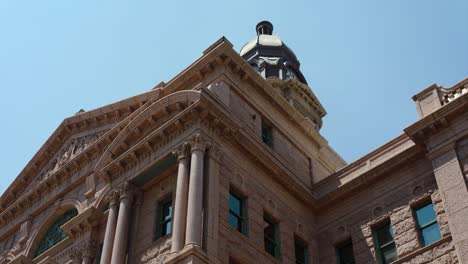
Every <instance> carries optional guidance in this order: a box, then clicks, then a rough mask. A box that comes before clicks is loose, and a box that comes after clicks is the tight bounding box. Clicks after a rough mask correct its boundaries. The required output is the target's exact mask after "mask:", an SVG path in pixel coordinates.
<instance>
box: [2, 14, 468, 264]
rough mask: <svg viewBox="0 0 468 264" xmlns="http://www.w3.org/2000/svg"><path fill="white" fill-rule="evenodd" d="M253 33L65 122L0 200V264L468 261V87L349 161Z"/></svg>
mask: <svg viewBox="0 0 468 264" xmlns="http://www.w3.org/2000/svg"><path fill="white" fill-rule="evenodd" d="M256 30H257V35H256V37H255V38H254V39H253V40H252V41H250V42H248V43H247V44H246V45H245V46H244V47H242V49H241V50H240V52H237V51H236V50H234V49H233V47H232V45H231V43H230V42H229V41H228V40H227V39H225V38H224V37H223V38H221V39H219V40H218V41H216V42H215V43H213V44H212V45H211V46H209V47H208V48H207V49H206V50H205V51H203V54H202V56H201V57H200V58H199V59H198V60H196V61H195V62H193V63H192V64H191V65H190V66H189V67H188V68H186V69H185V70H183V71H182V72H180V73H179V74H177V75H176V76H175V77H174V78H173V79H172V80H171V81H169V82H167V83H164V82H161V83H160V84H159V85H157V86H156V87H154V88H153V89H151V90H149V91H148V92H145V93H143V94H139V95H136V96H134V97H130V98H127V99H124V100H122V101H119V102H116V103H113V104H110V105H106V106H103V107H101V108H98V109H95V110H91V111H80V112H78V113H76V114H75V115H74V116H71V117H68V118H66V119H65V120H64V121H63V122H62V123H61V125H60V126H59V127H58V128H57V130H56V131H55V132H54V133H53V134H52V135H51V136H50V138H49V139H48V140H47V142H45V144H44V145H43V146H42V147H41V149H40V150H39V151H38V152H37V154H36V155H35V156H34V157H33V158H32V160H31V161H30V162H29V163H28V164H27V165H26V167H25V168H24V169H23V171H22V172H21V173H20V174H19V175H18V176H17V178H16V179H15V180H14V182H13V183H12V184H11V185H10V186H9V188H8V189H7V190H6V192H5V193H4V194H3V195H2V196H1V200H0V264H4V263H83V264H91V263H103V264H104V263H105V264H108V263H112V264H121V263H168V264H170V263H226V264H228V263H236V264H244V263H284V264H293V263H296V264H305V263H309V264H313V263H323V264H334V263H363V264H366V263H407V264H410V263H411V264H413V263H468V191H467V182H468V111H467V109H468V107H467V106H468V92H467V91H468V79H465V80H463V81H461V82H460V83H458V84H456V85H455V86H453V87H451V88H443V87H441V86H438V85H432V86H430V87H428V88H426V89H424V90H423V91H421V92H420V93H418V94H416V95H415V96H414V97H413V98H412V99H413V100H414V102H415V104H416V109H417V111H418V113H419V119H418V120H417V121H416V122H415V123H414V124H411V125H410V126H409V127H407V128H406V129H404V131H402V132H401V134H400V135H395V136H396V137H395V139H393V140H391V141H389V142H386V143H384V142H382V143H384V144H383V145H382V146H381V147H379V148H377V149H376V150H374V151H372V152H370V153H369V154H367V155H365V156H364V157H362V158H360V159H358V160H356V161H355V162H353V163H351V164H347V163H346V162H345V161H344V160H343V159H342V158H341V157H340V156H339V154H337V153H336V152H335V151H334V150H333V149H332V148H331V147H330V146H329V145H328V143H327V140H326V139H325V138H324V137H323V136H322V135H321V134H320V128H321V126H322V118H323V117H324V116H325V115H326V111H325V109H324V107H323V106H322V105H321V103H320V101H319V99H318V98H317V97H316V96H315V95H314V93H313V91H312V90H311V89H310V87H309V86H308V84H307V81H306V78H305V76H303V75H302V73H301V71H300V64H299V61H298V59H297V57H296V55H295V54H294V52H293V51H292V50H291V49H290V48H288V46H286V44H285V43H284V42H283V41H282V40H281V39H280V38H279V37H277V36H275V35H273V26H272V25H271V24H270V23H269V22H266V21H263V22H260V23H259V24H258V25H257V27H256ZM428 78H431V77H430V76H428ZM309 81H311V82H312V83H313V81H312V80H309ZM408 100H409V98H408ZM369 111H372V109H369ZM343 114H346V113H345V110H343ZM343 133H345V132H343ZM18 140H20V139H18ZM362 140H363V141H364V140H365V139H362Z"/></svg>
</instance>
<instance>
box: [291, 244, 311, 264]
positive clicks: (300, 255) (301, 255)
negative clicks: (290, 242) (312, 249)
mask: <svg viewBox="0 0 468 264" xmlns="http://www.w3.org/2000/svg"><path fill="white" fill-rule="evenodd" d="M294 253H295V256H296V264H306V263H308V254H307V244H306V243H305V242H304V241H302V240H301V239H298V238H295V239H294Z"/></svg>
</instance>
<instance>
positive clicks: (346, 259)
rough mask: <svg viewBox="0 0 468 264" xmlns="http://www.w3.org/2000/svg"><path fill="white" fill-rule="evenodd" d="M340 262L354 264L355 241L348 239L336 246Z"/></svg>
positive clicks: (340, 263)
mask: <svg viewBox="0 0 468 264" xmlns="http://www.w3.org/2000/svg"><path fill="white" fill-rule="evenodd" d="M336 255H337V259H338V264H354V263H355V261H354V253H353V242H352V241H351V239H350V240H347V241H346V242H344V243H342V244H340V245H339V246H337V247H336Z"/></svg>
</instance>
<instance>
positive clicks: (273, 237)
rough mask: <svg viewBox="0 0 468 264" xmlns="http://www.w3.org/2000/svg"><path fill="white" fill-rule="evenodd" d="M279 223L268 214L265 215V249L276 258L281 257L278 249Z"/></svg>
mask: <svg viewBox="0 0 468 264" xmlns="http://www.w3.org/2000/svg"><path fill="white" fill-rule="evenodd" d="M277 229H278V225H277V224H276V223H273V222H271V221H270V220H269V217H267V216H266V215H265V216H263V241H264V243H265V251H266V252H268V253H269V254H270V255H272V256H273V257H275V258H279V251H278V237H277V232H278V230H277Z"/></svg>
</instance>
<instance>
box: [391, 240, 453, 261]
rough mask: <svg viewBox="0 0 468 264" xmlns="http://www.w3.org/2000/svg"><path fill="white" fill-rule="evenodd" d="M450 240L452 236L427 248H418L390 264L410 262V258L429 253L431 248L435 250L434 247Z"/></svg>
mask: <svg viewBox="0 0 468 264" xmlns="http://www.w3.org/2000/svg"><path fill="white" fill-rule="evenodd" d="M451 240H452V235H448V236H446V237H443V238H441V239H440V240H439V241H436V242H434V243H432V244H430V245H428V246H425V247H423V248H419V249H417V250H415V251H413V252H411V253H409V254H407V255H405V256H403V257H401V258H398V259H397V260H395V261H393V262H392V263H391V264H400V263H403V262H405V261H408V260H410V259H411V258H413V257H415V256H418V255H420V254H422V253H424V252H426V251H429V250H430V249H433V248H435V247H437V246H439V245H441V244H443V243H445V242H447V241H451Z"/></svg>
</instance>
